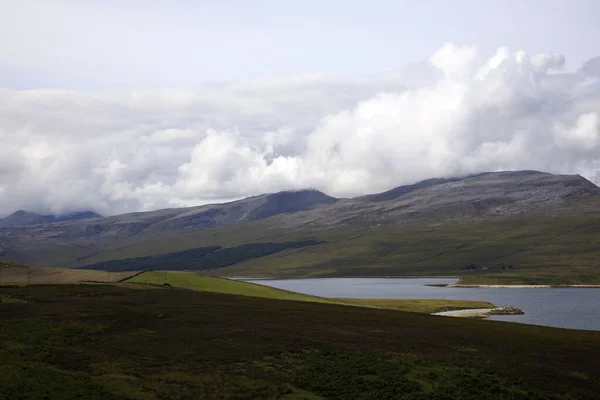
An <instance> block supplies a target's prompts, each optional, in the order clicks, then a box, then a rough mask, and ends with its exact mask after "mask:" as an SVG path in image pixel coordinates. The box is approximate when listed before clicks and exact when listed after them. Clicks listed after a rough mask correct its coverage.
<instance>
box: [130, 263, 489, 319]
mask: <svg viewBox="0 0 600 400" xmlns="http://www.w3.org/2000/svg"><path fill="white" fill-rule="evenodd" d="M165 281H166V282H165ZM125 282H126V283H148V284H153V285H162V284H164V283H168V284H169V285H171V286H173V287H178V288H183V289H192V290H197V291H201V292H214V293H227V294H235V295H242V296H253V297H263V298H266V299H278V300H295V301H310V302H316V303H334V304H347V305H353V306H365V307H375V308H383V309H389V310H399V311H411V312H421V313H434V312H438V311H446V310H460V309H465V308H490V307H494V305H493V304H491V303H488V302H485V301H472V300H436V299H422V300H407V299H335V298H334V299H327V298H324V297H318V296H310V295H305V294H301V293H296V292H291V291H288V290H282V289H277V288H272V287H269V286H263V285H258V284H255V283H248V282H241V281H234V280H230V279H224V278H216V277H209V276H204V275H200V274H197V273H193V272H171V271H168V272H166V271H152V272H144V273H141V274H139V275H136V276H134V277H132V278H129V279H127V280H125Z"/></svg>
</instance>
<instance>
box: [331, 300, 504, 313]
mask: <svg viewBox="0 0 600 400" xmlns="http://www.w3.org/2000/svg"><path fill="white" fill-rule="evenodd" d="M336 300H340V301H344V302H348V303H350V304H353V303H355V304H358V305H361V306H368V307H377V308H384V309H387V310H397V311H409V312H419V313H427V314H432V313H436V312H441V311H450V310H463V309H470V308H493V307H495V306H494V305H493V304H492V303H489V302H486V301H475V300H437V299H419V300H412V299H410V300H409V299H336Z"/></svg>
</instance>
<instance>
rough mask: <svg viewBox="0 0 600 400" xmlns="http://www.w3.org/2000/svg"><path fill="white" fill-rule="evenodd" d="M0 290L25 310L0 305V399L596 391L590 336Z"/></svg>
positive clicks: (242, 303) (597, 348)
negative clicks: (21, 303) (22, 302)
mask: <svg viewBox="0 0 600 400" xmlns="http://www.w3.org/2000/svg"><path fill="white" fill-rule="evenodd" d="M0 290H1V291H2V294H3V295H5V296H10V297H12V298H22V299H25V300H27V301H28V303H29V305H28V306H27V307H14V306H12V305H11V304H2V303H0V372H1V373H0V399H33V398H46V399H64V398H86V399H87V398H90V399H94V398H98V399H99V398H103V399H193V398H202V399H258V398H260V399H287V400H294V399H313V400H314V399H325V398H327V399H347V398H352V399H390V398H398V399H412V400H414V399H473V400H475V399H498V400H499V399H507V398H510V399H523V400H524V399H538V400H541V399H557V400H558V399H563V400H566V399H573V400H574V399H578V400H580V399H594V398H596V395H597V393H598V392H599V391H600V375H599V374H600V368H598V367H599V361H598V360H599V359H600V358H599V357H598V355H600V332H591V331H573V330H566V329H553V328H546V327H539V326H532V325H522V324H511V323H502V322H496V321H474V320H458V319H452V318H440V317H432V316H429V315H423V314H418V313H406V312H399V311H390V310H383V309H367V308H362V307H347V306H342V305H336V304H327V303H312V302H298V301H279V300H274V299H266V298H260V297H249V296H237V295H230V294H222V293H211V292H201V291H198V292H195V291H189V290H178V289H171V290H133V289H130V288H127V287H121V286H107V285H54V286H52V285H40V286H29V287H10V288H7V287H4V288H0ZM74 299H76V301H74Z"/></svg>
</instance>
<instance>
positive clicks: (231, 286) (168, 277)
mask: <svg viewBox="0 0 600 400" xmlns="http://www.w3.org/2000/svg"><path fill="white" fill-rule="evenodd" d="M125 282H127V283H146V284H152V285H164V284H167V285H169V286H171V287H177V288H183V289H191V290H197V291H202V292H214V293H227V294H237V295H243V296H254V297H264V298H266V299H279V300H296V301H311V302H332V301H330V300H328V299H325V298H322V297H317V296H309V295H305V294H301V293H295V292H290V291H287V290H281V289H276V288H272V287H269V286H263V285H257V284H254V283H247V282H242V281H236V280H231V279H224V278H215V277H209V276H204V275H200V274H198V273H194V272H170V271H152V272H143V273H141V274H138V275H135V276H133V277H131V278H129V279H127V280H126V281H125Z"/></svg>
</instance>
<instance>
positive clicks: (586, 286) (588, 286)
mask: <svg viewBox="0 0 600 400" xmlns="http://www.w3.org/2000/svg"><path fill="white" fill-rule="evenodd" d="M446 287H451V288H467V289H560V288H574V289H577V288H579V289H600V285H476V284H473V285H463V284H459V283H457V284H454V285H447V286H446Z"/></svg>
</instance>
